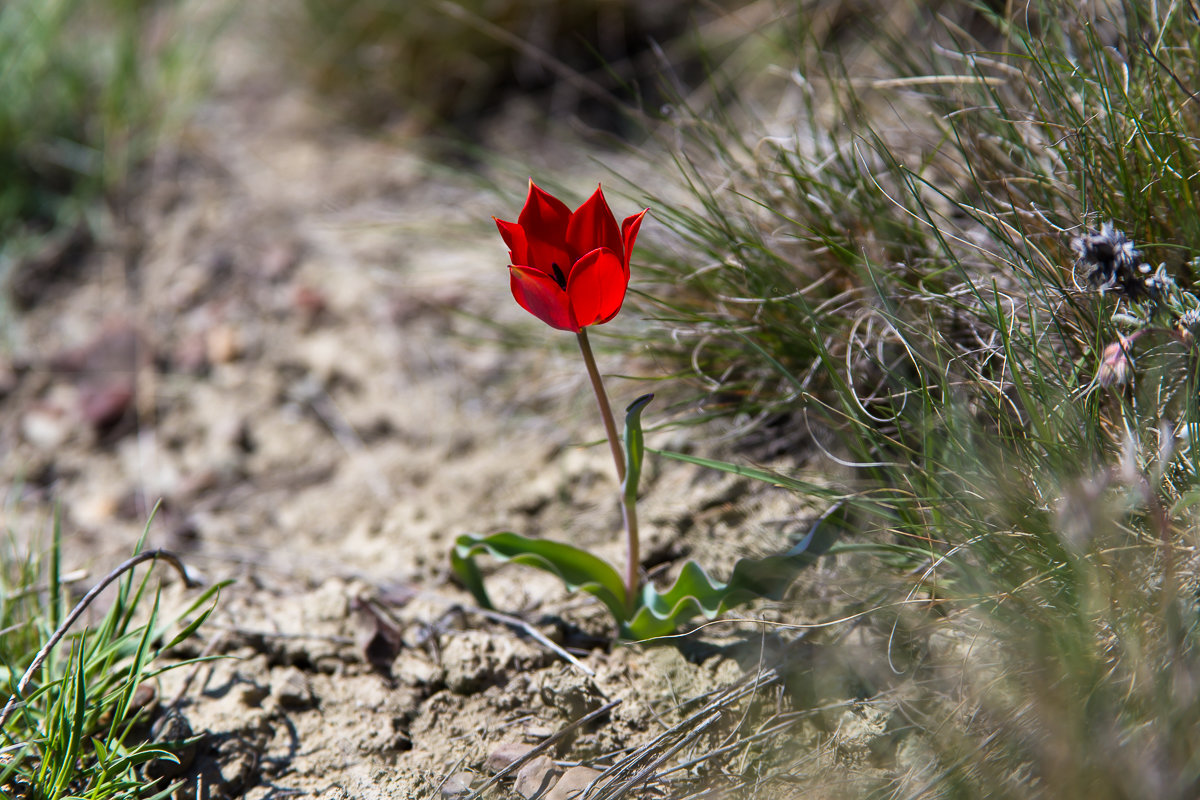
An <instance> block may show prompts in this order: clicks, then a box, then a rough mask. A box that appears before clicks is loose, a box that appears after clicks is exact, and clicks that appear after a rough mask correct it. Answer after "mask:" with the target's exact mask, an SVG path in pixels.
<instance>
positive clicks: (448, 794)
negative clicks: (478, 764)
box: [442, 769, 475, 800]
mask: <svg viewBox="0 0 1200 800" xmlns="http://www.w3.org/2000/svg"><path fill="white" fill-rule="evenodd" d="M474 780H475V773H473V772H471V771H469V770H465V769H464V770H460V771H459V772H456V773H454V774H453V775H451V776H450V777H449V778H446V780H444V781H442V797H444V798H446V800H458V799H459V798H462V797H466V796H467V795H469V794H470V793H471V783H472V782H473V781H474Z"/></svg>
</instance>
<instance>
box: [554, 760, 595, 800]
mask: <svg viewBox="0 0 1200 800" xmlns="http://www.w3.org/2000/svg"><path fill="white" fill-rule="evenodd" d="M600 775H601V772H600V770H598V769H592V768H591V767H571V768H570V769H569V770H567V771H566V772H564V773H563V775H562V777H561V778H559V779H558V783H556V784H554V788H553V789H551V790H550V792H549V793H548V794H547V795H546V797H545V800H571V798H574V797H578V796H580V795H581V794H583V790H584V789H586V788H587V787H588V786H589V785H590V784H591V782H592V781H594V780H596V778H599V777H600Z"/></svg>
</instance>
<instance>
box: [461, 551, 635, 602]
mask: <svg viewBox="0 0 1200 800" xmlns="http://www.w3.org/2000/svg"><path fill="white" fill-rule="evenodd" d="M479 553H487V554H488V555H490V556H491V557H492V558H495V559H496V560H498V561H512V562H514V563H517V564H525V565H526V566H530V567H536V568H537V569H540V570H543V571H545V572H549V573H550V574H552V575H557V576H558V577H559V578H560V579H561V580H562V582H563V583H564V584H566V586H567V589H568V590H570V591H575V590H577V589H579V590H582V591H585V592H587V593H588V594H590V595H593V596H594V597H595V598H596V599H597V600H599V601H600V602H601V603H603V604H604V605H605V606H606V607H607V608H608V610H609V611H610V612H611V613H612V615H613V617H614V618H615V619H616V620H618V621H620V620H623V619H624V618H625V616H626V612H625V585H624V584H623V583H622V581H621V576H620V575H619V574H617V571H616V570H615V569H613V567H612V566H611V565H610V564H609V563H608V562H607V561H605V560H604V559H602V558H598V557H596V556H594V555H592V554H591V553H589V552H587V551H586V550H581V549H580V548H578V547H575V546H573V545H569V544H564V543H562V542H554V541H550V540H547V539H530V538H528V537H525V536H520V535H518V534H515V533H508V532H505V533H494V534H492V535H491V536H476V535H474V534H464V535H462V536H459V537H458V539H456V540H455V543H454V550H453V552H451V554H450V565H451V567H452V568H453V569H454V572H455V574H457V575H458V577H459V578H460V579H461V580H462V582H463V583H464V584H465V585H466V587H467V589H468V590H469V591H470V592H471V594H472V595H474V596H475V600H476V602H478V603H479V605H480V606H481V607H483V608H489V609H490V608H493V606H492V602H491V599H490V598H489V597H488V594H487V590H486V589H485V588H484V585H483V576H482V575H481V574H480V572H479V568H478V566H476V564H475V558H474V557H475V556H476V555H477V554H479Z"/></svg>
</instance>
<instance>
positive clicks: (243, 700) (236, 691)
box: [233, 681, 271, 708]
mask: <svg viewBox="0 0 1200 800" xmlns="http://www.w3.org/2000/svg"><path fill="white" fill-rule="evenodd" d="M270 693H271V690H270V689H268V688H267V687H265V686H260V685H259V684H257V683H252V682H249V681H247V682H246V683H239V684H237V685H236V686H235V687H234V688H233V696H234V697H236V698H237V701H238V703H239V704H241V705H242V706H244V707H246V708H259V707H260V706H262V701H263V700H266V699H267V696H268V695H269V694H270Z"/></svg>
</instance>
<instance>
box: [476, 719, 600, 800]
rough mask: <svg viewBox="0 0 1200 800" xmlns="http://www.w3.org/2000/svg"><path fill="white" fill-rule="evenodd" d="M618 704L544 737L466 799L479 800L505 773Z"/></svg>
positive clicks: (517, 767)
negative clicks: (544, 739)
mask: <svg viewBox="0 0 1200 800" xmlns="http://www.w3.org/2000/svg"><path fill="white" fill-rule="evenodd" d="M620 704H621V700H620V698H618V699H616V700H613V701H611V702H608V703H605V704H604V705H602V706H600V707H599V708H597V709H596V710H595V711H593V712H592V713H590V714H585V715H584V716H582V717H580V718H579V719H577V720H575V721H574V722H572V723H571V724H570V725H568V726H567V727H565V728H563V729H562V730H560V731H558V733H555V734H554V735H553V736H551V737H549V738H548V739H546V741H544V742H542V743H541V744H539V745H538V746H537V747H534V748H533V749H532V750H530V751H529V752H528V753H526V754H525V755H523V756H521V757H520V758H518V759H517V760H516V761H514V762H512V763H511V764H509V765H508V766H507V767H505V768H504V769H502V770H500V771H499V772H497V773H496V774H495V775H493V776H492V777H491V779H490V780H488V782H487V783H485V784H484V785H483V786H480V787H479V788H478V789H476V790H475V792H474V793H473V794H472V795H471V796H470V797H468V798H467V800H479V798H480V797H482V796H483V793H484V792H486V791H487V790H488V789H490V788H492V787H493V786H495V785H496V784H497V783H498V782H499V781H500V779H501V778H503V777H504V776H505V775H508V774H509V773H510V772H513V771H515V770H518V769H520V768H521V767H522V766H523V765H524V764H525V763H526V762H528V761H529V760H530V759H533V758H535V757H537V756H538V755H539V754H541V753H543V752H545V751H546V750H548V749H549V748H550V747H551V746H552V745H554V744H555V743H556V742H558V740H560V739H562V738H563V737H564V736H566V735H567V734H568V733H570V732H571V731H573V730H575V729H576V728H578V727H580V726H581V725H586V724H587V723H589V722H591V721H592V720H594V719H596V718H597V717H601V716H603V715H605V714H607V713H608V712H609V711H612V710H613V709H614V708H616V707H617V706H619V705H620Z"/></svg>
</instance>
